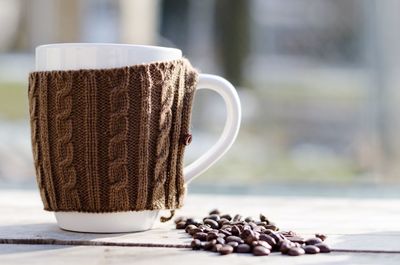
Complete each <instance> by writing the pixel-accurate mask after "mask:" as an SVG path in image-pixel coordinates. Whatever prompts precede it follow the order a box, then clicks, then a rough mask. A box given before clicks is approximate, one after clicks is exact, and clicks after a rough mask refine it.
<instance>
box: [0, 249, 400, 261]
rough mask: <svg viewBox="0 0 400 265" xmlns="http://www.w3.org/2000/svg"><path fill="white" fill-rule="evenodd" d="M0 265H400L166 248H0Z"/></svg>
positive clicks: (381, 257)
mask: <svg viewBox="0 0 400 265" xmlns="http://www.w3.org/2000/svg"><path fill="white" fill-rule="evenodd" d="M0 264H9V265H14V264H15V265H19V264H30V265H36V264H38V265H43V264H57V265H59V264H60V265H61V264H85V265H90V264H123V265H126V264H135V265H141V264H144V265H153V264H154V265H156V264H157V265H158V264H163V265H169V264H173V265H181V264H182V265H204V264H229V265H236V264H237V265H239V264H240V265H247V264H248V265H258V264H271V265H287V264H293V265H300V264H308V265H312V264H327V265H335V264H340V265H342V264H363V265H368V264H385V265H398V264H400V255H394V254H391V255H388V254H348V253H340V254H318V255H305V256H301V257H289V256H283V255H281V254H278V253H274V254H271V255H270V256H267V257H254V256H251V255H247V254H246V255H244V254H240V255H239V254H232V255H228V256H220V255H219V254H216V253H210V252H205V251H191V250H187V249H165V248H141V247H140V248H139V247H135V248H126V247H60V246H30V247H27V246H26V245H0Z"/></svg>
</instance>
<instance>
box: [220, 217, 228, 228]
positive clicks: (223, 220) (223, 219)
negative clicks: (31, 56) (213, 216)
mask: <svg viewBox="0 0 400 265" xmlns="http://www.w3.org/2000/svg"><path fill="white" fill-rule="evenodd" d="M229 223H230V221H229V220H228V219H226V218H221V219H219V221H218V225H219V226H220V227H221V228H222V226H223V225H225V224H229Z"/></svg>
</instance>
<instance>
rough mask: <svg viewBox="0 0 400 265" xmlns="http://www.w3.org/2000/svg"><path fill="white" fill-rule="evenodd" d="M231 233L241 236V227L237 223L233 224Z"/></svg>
mask: <svg viewBox="0 0 400 265" xmlns="http://www.w3.org/2000/svg"><path fill="white" fill-rule="evenodd" d="M231 233H232V235H234V236H239V235H240V229H239V227H238V226H237V225H234V226H232V229H231Z"/></svg>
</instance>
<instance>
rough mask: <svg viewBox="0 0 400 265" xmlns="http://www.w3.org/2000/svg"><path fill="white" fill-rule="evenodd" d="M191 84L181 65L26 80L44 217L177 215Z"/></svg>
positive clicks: (191, 73)
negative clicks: (173, 211) (145, 212)
mask: <svg viewBox="0 0 400 265" xmlns="http://www.w3.org/2000/svg"><path fill="white" fill-rule="evenodd" d="M197 80H198V73H197V72H196V70H195V69H194V68H193V67H192V66H191V65H190V63H189V61H188V60H186V59H179V60H173V61H165V62H155V63H149V64H141V65H133V66H128V67H121V68H113V69H90V70H68V71H43V72H32V73H31V74H30V76H29V112H30V122H31V137H32V150H33V156H34V163H35V169H36V179H37V183H38V186H39V190H40V195H41V198H42V201H43V204H44V208H45V210H49V211H78V212H96V213H98V212H118V211H142V210H156V209H176V208H180V207H181V206H182V204H183V197H184V194H185V186H184V184H185V183H184V178H183V154H184V150H185V145H186V144H187V142H188V141H187V139H185V136H188V137H189V136H190V131H189V130H190V128H189V125H190V117H191V110H192V102H193V97H194V91H195V87H196V83H197Z"/></svg>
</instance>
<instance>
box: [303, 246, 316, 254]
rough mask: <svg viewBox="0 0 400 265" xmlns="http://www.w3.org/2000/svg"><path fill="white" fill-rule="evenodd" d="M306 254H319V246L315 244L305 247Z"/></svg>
mask: <svg viewBox="0 0 400 265" xmlns="http://www.w3.org/2000/svg"><path fill="white" fill-rule="evenodd" d="M303 249H304V251H305V252H306V254H317V253H319V251H320V250H319V248H318V247H316V246H313V245H308V246H304V247H303Z"/></svg>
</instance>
